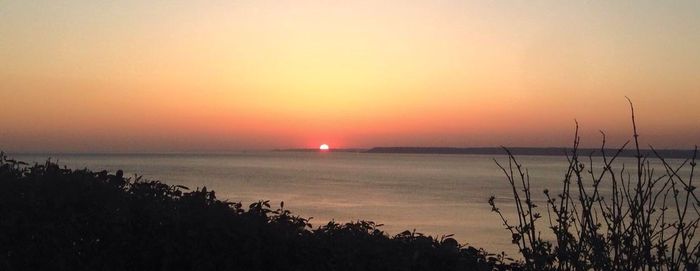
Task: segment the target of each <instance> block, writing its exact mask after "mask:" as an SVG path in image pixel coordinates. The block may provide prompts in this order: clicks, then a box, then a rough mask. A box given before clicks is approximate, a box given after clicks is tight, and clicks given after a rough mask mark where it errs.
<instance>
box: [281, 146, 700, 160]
mask: <svg viewBox="0 0 700 271" xmlns="http://www.w3.org/2000/svg"><path fill="white" fill-rule="evenodd" d="M508 149H509V150H510V151H511V152H512V153H513V155H543V156H560V155H565V154H567V153H571V148H563V147H549V148H535V147H514V148H508ZM275 151H285V152H319V150H318V149H276V150H275ZM330 151H331V152H362V153H411V154H483V155H502V154H506V152H505V151H504V150H503V148H499V147H480V148H456V147H374V148H371V149H331V150H330ZM616 152H617V149H605V155H607V156H611V155H614V154H615V153H616ZM640 152H641V154H642V156H647V157H656V155H655V154H654V152H653V151H652V150H650V149H643V150H640ZM656 152H657V153H658V154H659V155H660V156H661V157H663V158H692V157H693V150H675V149H663V150H656ZM601 154H602V153H601V151H600V149H599V148H597V149H595V148H581V149H579V155H582V156H589V155H592V156H601ZM636 155H637V153H636V151H635V150H632V149H626V150H624V151H622V153H620V156H621V157H635V156H636Z"/></svg>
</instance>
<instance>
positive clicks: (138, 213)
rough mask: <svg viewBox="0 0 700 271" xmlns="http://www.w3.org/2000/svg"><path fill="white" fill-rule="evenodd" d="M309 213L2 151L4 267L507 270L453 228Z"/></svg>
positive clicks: (0, 262) (0, 247)
mask: <svg viewBox="0 0 700 271" xmlns="http://www.w3.org/2000/svg"><path fill="white" fill-rule="evenodd" d="M379 226H381V225H377V224H375V223H373V222H368V221H358V222H351V223H346V224H339V223H336V222H333V221H331V222H329V223H327V224H326V225H323V226H321V227H318V228H315V229H314V228H313V227H312V226H311V224H310V223H309V220H307V219H305V218H301V217H298V216H295V215H293V214H292V213H291V212H290V211H288V210H286V209H284V204H280V207H279V208H276V209H274V210H273V209H271V207H270V204H269V202H267V201H261V202H257V203H254V204H252V205H250V206H249V207H248V208H247V209H244V208H243V207H242V205H241V203H232V202H227V201H221V200H218V199H216V196H215V193H214V191H209V190H207V189H206V188H202V189H195V190H194V191H191V190H189V189H188V188H187V187H183V186H172V185H167V184H164V183H161V182H159V181H151V180H142V179H141V178H139V177H135V178H133V179H132V178H124V176H123V173H122V172H121V171H118V172H116V173H115V174H110V173H108V172H106V171H101V172H92V171H90V170H87V169H85V170H71V169H67V168H60V167H59V166H58V165H57V164H54V163H51V162H49V161H47V162H46V163H45V164H35V165H27V164H25V163H22V162H18V161H14V160H10V159H7V158H6V157H5V156H4V155H0V270H492V269H499V270H507V269H515V270H517V269H519V266H518V264H517V263H504V261H506V259H505V258H504V257H503V256H502V255H501V256H498V255H492V254H487V253H486V252H485V251H483V250H480V249H475V248H473V247H463V246H461V245H460V244H459V243H458V242H457V241H456V240H454V239H452V238H449V236H444V237H442V238H439V239H438V238H434V237H431V236H424V235H422V234H419V233H415V232H408V231H406V232H403V233H401V234H398V235H396V236H393V237H391V236H388V235H387V234H386V233H384V232H383V231H381V230H379V229H378V228H379Z"/></svg>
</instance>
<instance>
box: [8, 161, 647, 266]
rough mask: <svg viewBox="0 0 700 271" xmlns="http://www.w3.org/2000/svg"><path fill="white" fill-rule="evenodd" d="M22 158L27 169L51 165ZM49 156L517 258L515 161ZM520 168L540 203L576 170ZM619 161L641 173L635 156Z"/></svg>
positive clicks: (558, 165) (543, 164)
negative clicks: (512, 221)
mask: <svg viewBox="0 0 700 271" xmlns="http://www.w3.org/2000/svg"><path fill="white" fill-rule="evenodd" d="M13 156H14V157H16V158H18V159H20V160H24V161H27V162H32V161H36V162H42V161H45V159H46V158H47V157H48V155H13ZM50 156H51V157H52V159H53V160H54V161H55V160H58V162H59V164H64V165H67V166H68V167H71V168H90V169H92V170H95V171H97V170H102V169H106V170H109V171H115V170H117V169H123V170H124V172H125V173H127V174H140V175H143V176H144V177H145V178H149V179H158V180H162V181H164V182H166V183H168V184H179V185H184V186H187V187H189V188H192V189H194V188H196V187H203V186H206V187H207V189H210V190H212V189H213V190H215V191H216V195H217V197H218V198H220V199H228V200H230V201H236V202H238V201H240V202H243V203H244V204H249V203H251V202H253V201H257V200H271V202H272V204H273V207H274V206H276V205H278V204H279V202H280V201H284V203H285V208H287V209H290V210H292V211H293V212H295V213H296V214H299V215H301V216H303V217H313V219H312V220H311V222H312V224H313V225H314V227H315V226H320V225H322V224H325V223H326V222H328V221H329V220H333V219H334V220H336V221H338V222H347V221H351V220H358V219H364V220H372V221H375V222H377V223H381V224H384V226H383V227H382V228H383V229H384V230H385V231H387V232H388V233H390V234H396V233H399V232H401V231H403V230H407V229H408V230H413V229H415V230H416V231H418V232H422V233H426V234H430V235H434V236H441V235H443V234H454V235H455V238H456V239H458V240H460V241H461V242H466V243H468V244H470V245H474V246H476V247H483V248H485V249H487V250H489V251H494V252H496V251H506V252H507V253H509V254H511V253H515V252H516V249H515V248H514V247H513V246H512V245H511V243H510V234H509V233H508V232H507V231H506V230H505V229H503V227H502V225H501V221H500V220H499V218H498V216H497V215H496V214H494V213H491V212H490V210H491V208H490V207H489V206H488V204H487V200H488V198H489V197H490V196H491V195H494V196H496V198H497V202H500V203H501V207H502V209H503V210H504V211H505V212H506V213H508V214H512V210H513V209H512V208H511V205H512V200H511V199H510V198H511V193H512V192H511V190H510V188H509V186H508V183H507V181H506V179H505V177H504V175H503V173H502V172H501V171H500V169H499V168H498V167H497V166H496V163H495V162H494V160H493V159H496V160H498V161H501V162H506V163H507V158H506V157H505V156H499V155H489V156H482V155H427V154H415V155H414V154H365V153H340V152H336V153H315V152H309V153H304V152H241V153H231V154H203V155H201V154H200V155H195V154H157V155H156V154H136V155H131V154H129V155H126V154H119V155H103V154H100V155H60V154H59V155H56V154H52V155H50ZM520 161H521V162H522V163H523V164H525V166H527V167H528V169H529V172H530V175H531V177H532V186H533V190H534V193H535V194H536V196H538V197H539V198H540V199H541V198H542V196H541V194H542V193H541V191H542V190H543V189H544V188H549V189H550V190H552V191H558V188H559V184H560V182H561V179H562V176H563V175H564V173H565V171H566V169H567V165H568V163H567V162H566V158H565V157H556V156H523V157H520ZM620 162H621V163H625V164H626V165H627V166H628V167H632V165H635V162H634V161H633V160H630V159H627V158H626V159H621V160H620ZM620 165H621V164H620ZM542 205H543V204H542ZM541 212H542V213H543V214H546V211H545V210H544V209H543V210H542V211H541ZM545 218H546V216H545ZM542 230H543V231H546V229H544V228H543V229H542Z"/></svg>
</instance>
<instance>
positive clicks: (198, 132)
mask: <svg viewBox="0 0 700 271" xmlns="http://www.w3.org/2000/svg"><path fill="white" fill-rule="evenodd" d="M699 14H700V1H388V0H387V1H302V0H295V1H284V0H282V1H265V0H260V1H231V0H227V1H176V0H168V1H158V0H154V1H130V0H124V1H87V0H86V1H77V0H76V1H27V0H22V1H15V0H0V150H5V151H10V152H199V151H235V150H258V149H273V148H313V147H318V146H319V145H320V144H322V143H327V144H329V145H331V148H366V147H372V146H457V147H481V146H486V147H488V146H500V145H505V146H536V147H546V146H569V145H570V144H571V141H572V138H573V133H574V125H575V124H574V120H577V121H578V122H579V125H580V126H581V135H582V144H583V145H584V146H591V147H593V146H597V145H598V144H600V134H599V130H602V131H605V132H606V134H607V135H608V143H610V144H620V143H622V142H624V141H626V140H627V139H630V136H631V134H632V133H631V123H630V110H629V106H628V104H627V100H626V99H625V96H627V97H630V99H632V100H633V102H634V104H635V109H636V114H637V119H638V126H639V129H640V134H641V139H642V146H647V144H652V145H654V146H655V147H659V148H691V147H692V146H694V145H695V144H698V143H700V109H699V108H700V15H699Z"/></svg>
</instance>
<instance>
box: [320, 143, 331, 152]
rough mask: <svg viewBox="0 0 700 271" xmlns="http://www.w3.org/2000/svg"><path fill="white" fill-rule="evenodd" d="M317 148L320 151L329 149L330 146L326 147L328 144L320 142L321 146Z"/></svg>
mask: <svg viewBox="0 0 700 271" xmlns="http://www.w3.org/2000/svg"><path fill="white" fill-rule="evenodd" d="M318 149H319V150H322V151H327V150H329V149H330V147H328V144H321V147H318Z"/></svg>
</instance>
